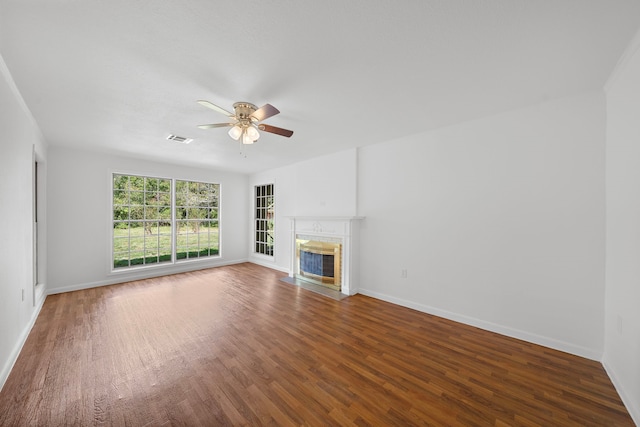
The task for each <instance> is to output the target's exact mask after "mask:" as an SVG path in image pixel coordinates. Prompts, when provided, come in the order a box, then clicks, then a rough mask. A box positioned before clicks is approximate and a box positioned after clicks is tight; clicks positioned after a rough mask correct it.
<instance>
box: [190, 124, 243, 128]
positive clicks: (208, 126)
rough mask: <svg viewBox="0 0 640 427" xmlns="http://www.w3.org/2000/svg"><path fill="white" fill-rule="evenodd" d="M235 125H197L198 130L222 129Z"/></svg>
mask: <svg viewBox="0 0 640 427" xmlns="http://www.w3.org/2000/svg"><path fill="white" fill-rule="evenodd" d="M234 124H235V123H211V124H209V125H199V126H198V127H199V128H200V129H212V128H224V127H228V126H233V125H234Z"/></svg>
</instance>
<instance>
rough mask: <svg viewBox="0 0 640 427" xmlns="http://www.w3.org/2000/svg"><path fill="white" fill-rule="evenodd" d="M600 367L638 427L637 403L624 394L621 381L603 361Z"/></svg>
mask: <svg viewBox="0 0 640 427" xmlns="http://www.w3.org/2000/svg"><path fill="white" fill-rule="evenodd" d="M602 367H603V368H604V370H605V372H606V373H607V375H608V376H609V379H611V382H612V383H613V387H614V388H615V389H616V391H617V392H618V395H619V396H620V399H621V400H622V403H624V406H625V407H626V408H627V411H628V412H629V415H630V416H631V419H633V422H634V423H636V425H638V426H640V406H638V405H639V404H638V402H634V401H633V399H631V398H630V397H629V394H628V393H626V391H625V389H624V387H623V385H622V384H623V383H622V381H620V380H619V379H618V377H617V376H616V374H615V371H614V370H613V369H612V368H611V367H610V366H609V365H608V364H607V362H605V361H604V360H603V361H602Z"/></svg>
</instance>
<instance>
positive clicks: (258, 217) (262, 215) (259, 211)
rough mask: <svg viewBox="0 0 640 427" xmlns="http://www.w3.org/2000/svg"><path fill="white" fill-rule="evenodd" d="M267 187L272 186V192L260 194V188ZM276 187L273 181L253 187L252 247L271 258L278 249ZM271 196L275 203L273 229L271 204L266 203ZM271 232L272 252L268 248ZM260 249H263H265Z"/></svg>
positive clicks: (254, 250)
mask: <svg viewBox="0 0 640 427" xmlns="http://www.w3.org/2000/svg"><path fill="white" fill-rule="evenodd" d="M267 187H270V189H271V194H268V193H267V194H260V195H258V189H259V188H261V189H266V188H267ZM275 187H276V186H275V183H273V182H271V183H266V184H257V185H254V187H253V234H252V244H251V248H252V252H253V253H254V254H256V255H260V256H265V257H269V258H270V259H273V258H274V257H275V251H276V239H275V237H276V218H275V204H276V202H275V201H276V194H275ZM269 197H271V198H272V200H273V203H272V206H273V213H272V215H273V217H272V218H271V222H272V223H273V229H272V230H271V231H270V230H269V228H268V224H269V218H268V215H269V213H268V208H269V206H268V205H267V203H266V202H267V200H268V198H269ZM262 202H264V203H262ZM260 224H264V225H265V226H264V227H262V226H261V225H260ZM269 234H271V240H272V244H271V246H270V247H271V251H270V252H271V253H269V251H268V249H267V248H268V247H269V242H268V238H269ZM259 236H260V237H262V236H264V239H261V238H260V237H259ZM260 249H263V250H264V251H263V250H260Z"/></svg>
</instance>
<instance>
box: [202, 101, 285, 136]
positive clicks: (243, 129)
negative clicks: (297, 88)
mask: <svg viewBox="0 0 640 427" xmlns="http://www.w3.org/2000/svg"><path fill="white" fill-rule="evenodd" d="M198 104H200V105H202V106H204V107H207V108H211V109H212V110H214V111H217V112H218V113H221V114H224V115H225V116H227V117H229V119H231V121H230V122H228V123H212V124H208V125H200V126H198V127H199V128H200V129H211V128H221V127H231V129H229V136H230V137H231V138H233V139H235V140H236V141H237V140H239V139H240V137H242V143H243V144H253V143H254V142H256V141H257V140H258V138H260V133H259V132H258V130H261V131H265V132H270V133H275V134H276V135H282V136H286V137H287V138H289V137H290V136H291V135H293V131H292V130H288V129H282V128H279V127H276V126H271V125H268V124H265V123H261V122H262V121H263V120H265V119H268V118H269V117H272V116H275V115H276V114H278V113H280V110H278V109H277V108H276V107H274V106H273V105H271V104H265V105H263V106H262V107H260V108H258V107H256V106H255V105H253V104H251V103H249V102H236V103H235V104H233V110H234V112H233V113H231V112H229V111H227V110H225V109H224V108H222V107H219V106H217V105H215V104H212V103H211V102H209V101H203V100H200V101H198Z"/></svg>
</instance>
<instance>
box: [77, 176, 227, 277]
mask: <svg viewBox="0 0 640 427" xmlns="http://www.w3.org/2000/svg"><path fill="white" fill-rule="evenodd" d="M107 172H108V174H109V180H108V181H109V207H110V211H111V213H110V214H109V219H108V221H109V223H108V225H107V233H108V238H107V240H108V248H107V259H108V263H107V270H106V275H107V276H112V275H119V274H121V273H125V274H126V273H128V272H131V271H138V270H146V269H157V270H159V271H161V270H162V268H163V267H164V268H166V267H168V266H175V265H179V264H183V263H190V262H207V261H211V260H219V259H221V258H222V227H221V226H220V224H221V222H222V208H221V206H222V184H221V183H220V182H208V181H202V180H195V179H187V178H175V177H173V178H172V177H169V176H164V175H162V174H156V173H152V172H149V173H147V172H140V173H138V172H135V173H133V172H121V171H120V170H115V169H109V170H108V171H107ZM114 175H123V176H136V177H140V178H154V179H162V180H168V181H170V183H171V190H170V194H171V206H170V207H171V219H170V222H171V261H170V262H167V261H165V262H158V263H152V264H141V265H136V266H128V267H120V268H114V267H113V258H114V257H113V222H114V219H113V191H114V190H113V176H114ZM177 181H183V182H197V183H201V184H214V185H217V186H218V207H217V210H218V218H217V219H216V222H217V223H218V254H217V255H210V256H207V257H202V258H200V257H198V258H194V259H180V260H179V259H178V258H177V253H178V248H177V239H178V235H177V228H176V227H177V223H178V220H177V218H176V183H177ZM140 221H144V220H140ZM169 274H173V273H169ZM152 277H153V276H152ZM90 287H91V286H90ZM81 289H82V288H81Z"/></svg>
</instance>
